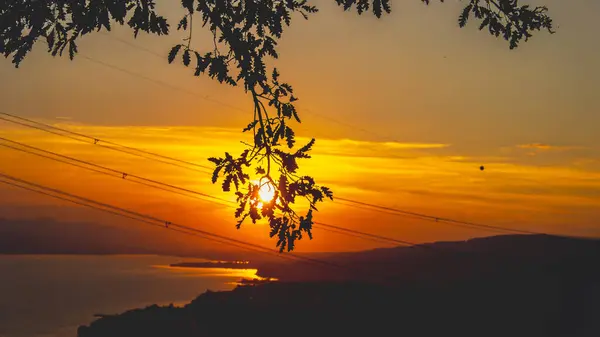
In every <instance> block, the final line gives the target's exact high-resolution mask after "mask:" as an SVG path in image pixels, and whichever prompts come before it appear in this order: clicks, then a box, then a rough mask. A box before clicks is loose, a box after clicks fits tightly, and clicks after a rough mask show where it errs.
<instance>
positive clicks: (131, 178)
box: [0, 137, 233, 205]
mask: <svg viewBox="0 0 600 337" xmlns="http://www.w3.org/2000/svg"><path fill="white" fill-rule="evenodd" d="M0 141H5V142H9V143H12V144H16V145H19V146H22V147H24V148H27V149H30V150H34V151H38V152H42V153H45V154H49V155H52V156H56V157H59V158H63V159H66V161H64V160H60V159H56V158H52V157H50V156H45V155H40V154H38V153H35V152H32V151H28V150H24V149H18V148H15V147H13V146H9V145H6V144H1V143H0V146H4V147H6V148H9V149H13V150H17V151H21V152H26V153H29V154H32V155H36V156H38V157H43V158H46V159H51V160H55V161H59V162H62V163H64V164H69V165H72V166H76V167H79V168H84V169H88V168H86V167H84V166H82V165H79V164H84V165H88V166H91V167H93V168H95V169H92V171H94V172H97V173H101V174H105V175H106V174H108V175H110V176H113V177H115V174H116V177H118V178H121V179H125V180H128V181H132V182H136V183H139V182H138V181H137V180H140V181H142V182H144V185H146V186H150V187H154V185H150V184H148V183H151V184H155V185H161V186H165V187H168V188H171V189H175V190H178V191H182V192H186V193H191V194H194V195H197V196H201V197H204V198H208V199H212V200H217V201H221V202H224V203H233V202H232V201H230V200H226V199H222V198H219V197H215V196H212V195H210V194H207V193H202V192H198V191H195V190H190V189H187V188H183V187H179V186H175V185H171V184H167V183H163V182H160V181H157V180H153V179H148V178H144V177H140V176H138V175H135V174H131V173H127V172H124V171H119V170H115V169H112V168H109V167H105V166H102V165H98V164H94V163H92V162H89V161H86V160H80V159H76V158H73V157H69V156H65V155H62V154H59V153H56V152H52V151H48V150H43V149H40V148H37V147H35V146H31V145H27V144H24V143H21V142H17V141H14V140H10V139H7V138H4V137H0ZM68 161H72V162H76V163H79V164H73V163H71V162H68ZM101 170H104V171H101ZM108 172H110V173H108ZM167 191H168V190H167ZM206 201H211V200H206ZM217 204H219V205H222V203H217Z"/></svg>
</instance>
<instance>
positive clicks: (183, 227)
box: [0, 173, 341, 267]
mask: <svg viewBox="0 0 600 337" xmlns="http://www.w3.org/2000/svg"><path fill="white" fill-rule="evenodd" d="M0 178H4V179H7V180H9V181H12V182H16V183H19V184H21V185H27V186H29V187H33V188H37V189H41V190H45V191H47V192H50V193H54V194H59V195H62V196H63V198H65V199H66V198H70V199H75V200H78V201H79V202H82V203H86V204H91V205H94V208H97V209H99V210H104V209H108V210H111V211H112V212H116V213H125V214H126V215H128V218H130V219H132V220H135V219H143V220H144V221H149V222H152V223H154V224H155V225H160V226H161V227H163V226H164V227H165V228H166V229H172V228H177V229H180V230H184V231H189V232H193V233H197V234H199V235H203V236H207V237H211V238H215V239H219V240H224V242H227V244H229V243H234V244H239V245H244V246H249V247H252V248H254V249H259V250H262V251H264V252H267V253H270V254H274V255H276V256H282V254H280V253H279V252H278V251H276V250H273V249H271V248H267V247H264V246H261V245H258V244H254V243H250V242H246V241H243V240H238V239H234V238H230V237H227V236H224V235H220V234H215V233H212V232H208V231H205V230H201V229H198V228H194V227H190V226H186V225H182V224H178V223H175V222H171V221H167V220H164V219H160V218H157V217H154V216H152V215H148V214H144V213H140V212H136V211H131V210H129V209H126V208H121V207H118V206H114V205H110V204H107V203H103V202H99V201H95V200H92V199H89V198H85V197H81V196H77V195H75V194H72V193H68V192H65V191H61V190H59V189H55V188H51V187H47V186H43V185H40V184H36V183H33V182H29V181H26V180H23V179H19V178H16V177H13V176H10V175H7V174H4V173H0ZM113 214H114V213H113ZM285 255H286V256H289V257H292V258H294V259H297V260H302V261H305V262H312V263H316V264H320V265H328V266H335V267H341V266H340V265H338V264H334V263H331V262H328V261H323V260H318V259H313V258H309V257H305V256H300V255H297V254H293V253H287V254H285Z"/></svg>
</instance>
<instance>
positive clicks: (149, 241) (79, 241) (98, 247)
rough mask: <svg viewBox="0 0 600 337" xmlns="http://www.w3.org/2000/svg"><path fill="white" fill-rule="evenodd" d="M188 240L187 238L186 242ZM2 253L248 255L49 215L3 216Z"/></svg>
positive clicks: (157, 231)
mask: <svg viewBox="0 0 600 337" xmlns="http://www.w3.org/2000/svg"><path fill="white" fill-rule="evenodd" d="M184 240H187V241H184ZM0 254H155V255H171V256H185V257H202V258H208V259H217V260H236V259H244V258H248V256H240V254H239V253H235V252H231V251H227V250H224V249H219V247H217V248H215V247H214V246H210V245H207V244H205V242H201V243H200V244H199V243H198V241H193V240H189V237H187V236H182V235H181V234H179V233H176V232H173V231H166V230H164V229H161V228H154V227H149V226H139V225H136V224H135V223H134V224H132V225H126V224H117V225H115V226H107V225H101V224H98V223H95V222H94V221H93V220H91V221H89V222H62V221H56V220H53V219H48V218H40V219H19V220H15V219H3V218H0Z"/></svg>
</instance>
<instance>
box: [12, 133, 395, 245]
mask: <svg viewBox="0 0 600 337" xmlns="http://www.w3.org/2000/svg"><path fill="white" fill-rule="evenodd" d="M0 140H2V141H7V142H11V143H14V144H17V145H20V146H23V147H26V148H29V149H32V150H35V151H40V152H42V153H47V154H49V155H44V154H40V153H35V152H33V151H30V150H26V149H19V148H17V147H14V146H10V145H7V144H0V146H3V147H5V148H8V149H11V150H15V151H20V152H24V153H27V154H31V155H35V156H38V157H41V158H45V159H49V160H53V161H57V162H59V163H63V164H67V165H71V166H75V167H78V168H82V169H85V170H88V171H92V172H95V173H99V174H103V175H107V176H110V177H113V178H117V179H120V180H123V179H124V178H122V177H126V178H128V179H125V180H127V181H130V182H134V183H138V184H141V185H144V186H147V187H151V188H155V189H159V190H162V191H165V192H171V193H176V194H179V195H182V196H187V197H192V198H196V199H198V200H202V201H208V202H214V201H212V200H206V199H204V198H198V197H196V194H199V195H201V196H204V197H206V194H204V193H201V192H197V191H194V190H188V189H181V190H182V191H184V192H188V193H193V194H187V193H182V192H178V191H174V190H170V189H168V188H162V187H160V186H156V185H152V184H148V183H145V182H143V181H145V180H149V179H145V178H142V177H137V176H135V175H130V174H128V173H125V172H122V171H117V170H113V169H111V168H106V167H104V166H101V165H96V164H94V163H91V162H88V161H84V160H79V159H76V158H72V157H69V156H64V155H61V154H58V153H55V152H52V151H47V150H43V149H39V148H36V147H33V146H29V145H26V144H23V143H20V142H16V141H12V140H9V139H6V138H3V137H0ZM50 155H53V156H57V157H59V158H54V157H51V156H50ZM60 158H65V159H66V160H63V159H60ZM69 160H71V161H74V162H70V161H69ZM78 163H82V164H78ZM85 165H89V166H92V167H88V166H85ZM94 167H97V168H99V169H96V168H94ZM103 170H104V171H103ZM106 171H109V172H106ZM110 172H114V173H116V175H114V174H111V173H110ZM129 178H134V179H135V178H139V179H140V180H142V181H136V180H132V179H129ZM149 181H151V182H153V183H157V184H162V183H160V182H158V181H154V180H149ZM164 185H166V186H168V187H171V188H176V189H180V188H179V187H177V186H173V185H170V184H164ZM218 200H222V201H224V202H227V204H222V203H218V202H217V204H218V205H220V206H225V207H227V208H231V209H235V206H233V205H232V204H235V203H234V202H233V201H228V200H224V199H218ZM315 224H317V225H320V226H323V227H320V226H315V228H320V229H323V230H326V231H329V232H333V233H338V234H342V235H347V236H353V237H359V235H362V237H361V238H363V239H368V240H371V241H377V242H384V243H401V244H404V241H400V240H396V239H394V238H389V237H387V238H386V237H383V236H379V235H374V234H370V233H364V232H359V231H355V230H349V229H345V228H342V227H339V226H334V225H328V224H325V223H315Z"/></svg>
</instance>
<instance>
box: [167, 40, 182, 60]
mask: <svg viewBox="0 0 600 337" xmlns="http://www.w3.org/2000/svg"><path fill="white" fill-rule="evenodd" d="M179 50H181V45H180V44H178V45H176V46H175V47H173V48H171V51H170V52H169V63H173V61H174V60H175V56H177V54H178V53H179Z"/></svg>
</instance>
